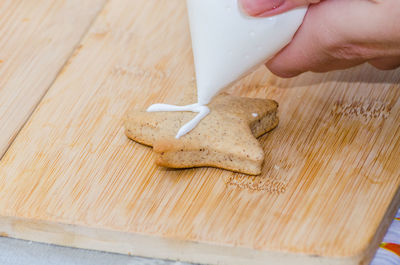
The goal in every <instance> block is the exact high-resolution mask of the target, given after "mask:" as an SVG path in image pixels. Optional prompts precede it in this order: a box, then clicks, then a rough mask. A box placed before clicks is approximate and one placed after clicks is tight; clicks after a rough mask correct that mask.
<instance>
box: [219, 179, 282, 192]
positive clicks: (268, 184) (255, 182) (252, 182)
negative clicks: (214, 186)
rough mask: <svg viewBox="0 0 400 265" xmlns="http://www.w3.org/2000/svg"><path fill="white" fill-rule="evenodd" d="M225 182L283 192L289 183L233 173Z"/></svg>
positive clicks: (246, 187)
mask: <svg viewBox="0 0 400 265" xmlns="http://www.w3.org/2000/svg"><path fill="white" fill-rule="evenodd" d="M225 184H227V185H229V186H234V187H236V188H239V189H246V190H250V191H263V192H268V193H275V194H282V193H284V192H285V191H286V187H287V183H285V182H282V181H279V180H276V179H271V178H265V177H249V176H244V175H232V176H230V177H228V178H226V179H225Z"/></svg>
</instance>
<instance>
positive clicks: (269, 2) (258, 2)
mask: <svg viewBox="0 0 400 265" xmlns="http://www.w3.org/2000/svg"><path fill="white" fill-rule="evenodd" d="M318 2H320V0H239V3H240V5H241V7H242V9H243V11H244V12H245V13H247V14H248V15H250V16H257V17H267V16H273V15H276V14H280V13H283V12H285V11H288V10H290V9H293V8H296V7H299V6H305V5H309V4H315V3H318Z"/></svg>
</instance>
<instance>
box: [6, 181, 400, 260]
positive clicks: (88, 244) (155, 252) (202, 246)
mask: <svg viewBox="0 0 400 265" xmlns="http://www.w3.org/2000/svg"><path fill="white" fill-rule="evenodd" d="M399 190H400V189H399ZM397 194H398V195H400V192H398V193H397ZM397 197H400V196H397ZM392 204H393V205H395V203H392ZM390 215H392V213H390ZM383 223H385V225H384V226H383V225H381V226H380V228H381V231H382V233H384V232H385V231H386V230H387V228H388V226H389V225H390V222H383ZM386 223H387V224H388V225H386ZM384 228H386V229H384ZM0 229H1V231H0V236H3V237H10V238H16V239H22V240H29V241H35V242H41V243H49V244H54V245H59V246H66V247H73V248H81V249H89V250H97V251H106V252H112V253H119V254H125V255H135V256H141V257H147V258H157V259H165V260H177V261H184V262H191V263H200V264H210V265H242V264H249V265H264V264H281V265H367V264H369V262H370V261H371V259H372V258H373V256H374V254H375V250H376V248H377V247H375V246H372V248H371V247H369V248H368V251H370V252H371V250H372V254H371V253H366V251H363V252H361V253H360V254H358V255H355V256H348V257H324V256H318V255H307V254H301V253H287V252H276V251H273V252H272V251H261V250H256V249H250V248H243V247H232V246H223V245H215V244H207V243H200V242H193V241H181V240H179V239H170V238H161V237H156V236H151V235H141V234H133V233H125V232H123V231H115V230H111V229H110V230H106V229H98V228H91V227H86V226H77V225H72V224H61V223H55V222H49V221H37V220H33V219H32V220H29V219H24V218H19V217H12V216H0ZM379 238H380V235H379V236H375V238H374V239H376V240H378V239H379ZM378 244H379V242H378Z"/></svg>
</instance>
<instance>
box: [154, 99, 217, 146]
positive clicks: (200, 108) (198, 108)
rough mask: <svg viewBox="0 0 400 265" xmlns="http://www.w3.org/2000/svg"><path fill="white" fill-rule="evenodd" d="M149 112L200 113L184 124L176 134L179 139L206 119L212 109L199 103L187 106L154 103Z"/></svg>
mask: <svg viewBox="0 0 400 265" xmlns="http://www.w3.org/2000/svg"><path fill="white" fill-rule="evenodd" d="M147 111H148V112H160V111H191V112H197V113H198V114H197V115H196V116H195V117H194V118H193V119H192V120H190V121H189V122H187V123H186V124H185V125H183V126H182V127H181V128H180V129H179V131H178V133H177V134H176V136H175V138H177V139H179V138H181V137H182V136H184V135H186V134H187V133H189V132H190V131H191V130H193V129H194V128H195V127H196V126H197V125H198V124H199V122H200V121H201V120H202V119H204V118H205V117H206V116H207V115H208V114H209V113H210V109H209V108H208V107H207V106H204V105H200V104H198V103H196V104H191V105H186V106H176V105H169V104H154V105H151V106H150V107H149V108H148V109H147Z"/></svg>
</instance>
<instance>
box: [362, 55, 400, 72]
mask: <svg viewBox="0 0 400 265" xmlns="http://www.w3.org/2000/svg"><path fill="white" fill-rule="evenodd" d="M369 63H370V64H371V65H373V66H374V67H375V68H378V69H380V70H392V69H396V68H397V67H400V56H399V57H384V58H379V59H374V60H370V61H369Z"/></svg>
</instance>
